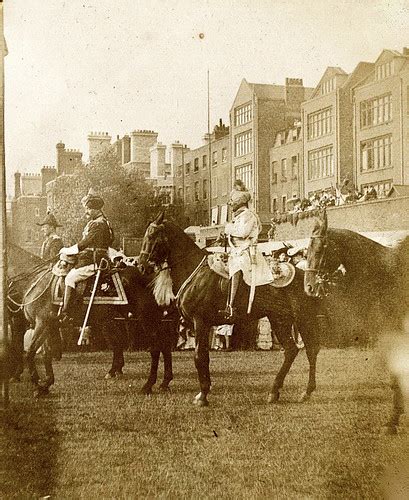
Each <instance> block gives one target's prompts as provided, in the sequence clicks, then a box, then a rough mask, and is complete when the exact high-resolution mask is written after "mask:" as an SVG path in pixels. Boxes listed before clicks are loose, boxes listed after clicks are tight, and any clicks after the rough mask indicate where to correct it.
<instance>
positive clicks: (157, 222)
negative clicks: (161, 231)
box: [154, 211, 165, 226]
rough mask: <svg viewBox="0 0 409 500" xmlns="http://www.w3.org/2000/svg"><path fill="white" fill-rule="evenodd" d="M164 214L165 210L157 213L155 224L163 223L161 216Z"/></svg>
mask: <svg viewBox="0 0 409 500" xmlns="http://www.w3.org/2000/svg"><path fill="white" fill-rule="evenodd" d="M164 216H165V212H164V211H162V212H159V215H158V216H157V217H156V219H155V221H154V222H155V224H156V225H157V226H159V225H160V224H162V223H163V217H164Z"/></svg>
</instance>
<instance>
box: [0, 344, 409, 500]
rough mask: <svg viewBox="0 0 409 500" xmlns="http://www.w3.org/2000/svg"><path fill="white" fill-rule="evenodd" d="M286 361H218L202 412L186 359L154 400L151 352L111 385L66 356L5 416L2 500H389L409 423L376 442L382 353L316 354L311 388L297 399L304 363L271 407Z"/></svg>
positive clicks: (383, 389)
mask: <svg viewBox="0 0 409 500" xmlns="http://www.w3.org/2000/svg"><path fill="white" fill-rule="evenodd" d="M281 356H282V354H281V353H279V352H231V353H222V352H214V353H212V355H211V369H212V374H213V388H212V393H211V397H210V403H211V406H210V407H208V408H196V407H195V406H193V405H192V404H191V401H192V399H193V396H194V395H195V394H196V393H197V392H198V384H197V379H196V370H195V368H194V364H193V359H192V353H190V352H177V353H175V355H174V372H175V380H174V382H173V384H172V393H171V394H167V395H163V394H155V395H154V396H152V397H150V398H146V397H144V396H140V395H138V394H137V390H138V388H139V387H140V386H141V385H142V383H143V381H144V377H145V375H146V373H147V370H148V363H149V356H148V355H147V354H146V353H129V354H128V355H127V357H126V361H127V365H126V368H125V373H126V375H125V378H123V379H121V380H114V381H105V380H104V375H105V372H106V371H107V369H108V365H109V362H110V354H109V353H96V354H95V353H77V354H68V355H65V356H64V358H63V360H62V361H60V362H59V363H56V365H55V367H56V369H55V372H56V379H57V383H56V385H55V386H54V387H53V389H52V394H51V395H50V396H49V397H48V398H47V399H42V400H38V401H35V400H33V398H32V390H31V387H30V385H29V383H28V381H27V380H24V381H23V382H22V383H20V384H15V385H13V386H12V389H11V397H12V407H11V409H10V410H9V411H8V412H4V411H3V413H1V411H0V419H1V427H2V433H1V435H0V497H1V498H12V497H14V498H38V497H42V496H47V495H51V497H52V498H71V499H72V498H87V499H93V498H98V497H99V498H165V497H166V498H175V499H178V498H223V499H224V498H226V499H230V498H232V499H233V498H274V499H275V498H278V499H281V498H283V499H284V498H289V499H293V498H294V499H299V498H301V499H304V498H311V499H320V498H331V499H332V498H342V499H348V498H368V499H374V498H381V496H382V493H381V492H382V488H381V485H382V483H383V482H384V481H385V473H386V471H388V472H387V476H386V477H387V481H389V482H391V481H392V482H395V480H396V481H398V482H399V481H400V480H401V479H402V478H400V476H399V475H401V476H404V475H405V473H404V472H402V471H400V472H398V471H399V468H400V467H401V465H402V460H403V457H404V456H405V455H406V456H408V451H409V445H408V439H407V436H408V432H407V427H408V422H407V420H405V419H404V420H403V430H402V431H401V433H400V434H399V435H398V436H385V435H383V434H382V425H383V423H384V422H385V419H386V417H387V416H388V415H389V411H390V400H391V394H390V389H389V387H388V376H387V374H386V373H385V372H384V371H383V369H382V366H381V365H380V364H379V363H378V361H377V356H376V354H375V353H374V351H371V350H358V349H344V350H336V349H333V350H323V351H321V353H320V355H319V358H318V361H319V365H318V389H317V392H316V393H315V395H314V396H313V398H312V400H311V401H310V402H308V403H302V404H301V403H298V402H297V398H298V396H299V395H300V394H301V392H302V390H303V389H304V385H305V384H306V380H307V361H306V357H305V355H304V354H301V355H300V356H299V358H298V359H297V360H296V362H295V364H294V366H293V369H292V371H291V372H290V374H289V376H288V378H287V383H286V385H285V387H284V390H283V391H282V394H281V402H280V403H279V404H276V405H271V404H267V403H266V395H267V393H268V390H269V387H270V385H271V383H272V380H273V374H275V373H276V371H277V368H278V366H279V363H280V360H281ZM408 491H409V490H408ZM402 498H404V497H402Z"/></svg>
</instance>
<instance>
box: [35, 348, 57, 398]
mask: <svg viewBox="0 0 409 500" xmlns="http://www.w3.org/2000/svg"><path fill="white" fill-rule="evenodd" d="M43 349H44V354H43V363H44V369H45V378H44V379H43V380H39V382H38V387H37V392H36V396H37V397H39V396H46V395H47V394H48V393H49V388H50V387H51V386H52V385H53V384H54V371H53V347H52V346H51V345H50V344H49V341H48V339H47V341H46V342H45V343H44V347H43Z"/></svg>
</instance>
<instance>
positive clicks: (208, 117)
mask: <svg viewBox="0 0 409 500" xmlns="http://www.w3.org/2000/svg"><path fill="white" fill-rule="evenodd" d="M207 139H208V141H209V161H208V162H207V165H208V169H209V226H211V225H212V197H213V192H212V140H211V136H210V71H209V69H208V70H207Z"/></svg>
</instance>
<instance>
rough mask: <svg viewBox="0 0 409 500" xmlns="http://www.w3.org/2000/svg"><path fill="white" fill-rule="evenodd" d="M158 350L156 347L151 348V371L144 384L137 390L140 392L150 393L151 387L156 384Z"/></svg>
mask: <svg viewBox="0 0 409 500" xmlns="http://www.w3.org/2000/svg"><path fill="white" fill-rule="evenodd" d="M159 358H160V351H159V350H158V349H151V371H150V373H149V377H148V380H147V381H146V383H145V385H144V386H143V387H142V389H141V390H140V391H139V392H140V394H146V395H150V394H152V387H153V386H154V385H155V384H156V380H157V376H158V367H159Z"/></svg>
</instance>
